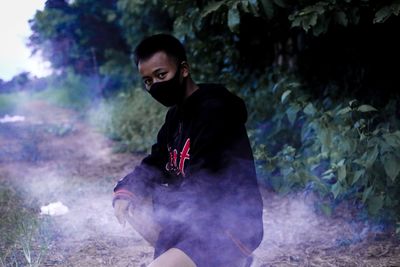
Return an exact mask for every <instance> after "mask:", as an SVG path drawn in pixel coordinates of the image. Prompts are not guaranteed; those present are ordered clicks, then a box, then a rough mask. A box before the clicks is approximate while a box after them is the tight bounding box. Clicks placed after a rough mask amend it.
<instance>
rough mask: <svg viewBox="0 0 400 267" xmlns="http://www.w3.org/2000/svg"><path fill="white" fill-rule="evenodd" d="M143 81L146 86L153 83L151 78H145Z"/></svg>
mask: <svg viewBox="0 0 400 267" xmlns="http://www.w3.org/2000/svg"><path fill="white" fill-rule="evenodd" d="M143 82H144V84H145V85H146V86H150V85H151V84H152V83H153V82H152V80H151V79H145V80H144V81H143Z"/></svg>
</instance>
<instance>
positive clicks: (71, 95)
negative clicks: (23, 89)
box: [35, 70, 98, 110]
mask: <svg viewBox="0 0 400 267" xmlns="http://www.w3.org/2000/svg"><path fill="white" fill-rule="evenodd" d="M97 86H98V83H97V80H96V77H87V76H81V75H77V74H76V73H74V72H73V71H72V70H69V71H67V72H66V73H65V74H64V75H54V76H52V77H50V82H49V86H48V88H47V89H46V90H43V91H41V92H39V93H37V94H36V95H35V97H36V98H38V99H43V100H46V101H49V102H50V103H53V104H56V105H58V106H61V107H66V108H72V109H75V110H84V109H86V108H88V106H89V105H90V104H91V103H92V101H93V100H94V99H95V98H96V97H98V95H96V91H98V90H97V89H95V88H96V87H97Z"/></svg>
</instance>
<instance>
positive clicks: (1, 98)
mask: <svg viewBox="0 0 400 267" xmlns="http://www.w3.org/2000/svg"><path fill="white" fill-rule="evenodd" d="M27 99H28V96H27V93H26V92H15V93H2V94H0V116H1V117H2V116H4V115H6V114H10V115H11V114H12V113H13V112H14V111H15V110H16V109H17V108H18V106H20V105H22V104H23V103H24V102H25V101H26V100H27Z"/></svg>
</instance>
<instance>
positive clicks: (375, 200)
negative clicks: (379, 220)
mask: <svg viewBox="0 0 400 267" xmlns="http://www.w3.org/2000/svg"><path fill="white" fill-rule="evenodd" d="M367 205H368V212H369V213H370V214H371V215H377V214H378V213H379V211H380V210H381V209H382V207H383V196H373V197H371V198H369V199H368V202H367Z"/></svg>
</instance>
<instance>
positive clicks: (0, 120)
mask: <svg viewBox="0 0 400 267" xmlns="http://www.w3.org/2000/svg"><path fill="white" fill-rule="evenodd" d="M18 121H25V117H24V116H18V115H15V116H10V115H8V114H6V115H5V116H4V117H3V118H0V123H7V122H18Z"/></svg>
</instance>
